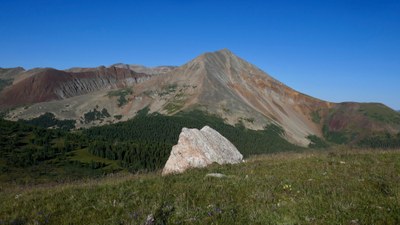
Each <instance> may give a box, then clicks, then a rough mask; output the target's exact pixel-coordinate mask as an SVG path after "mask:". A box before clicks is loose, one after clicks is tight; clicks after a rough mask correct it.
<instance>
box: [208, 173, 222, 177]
mask: <svg viewBox="0 0 400 225" xmlns="http://www.w3.org/2000/svg"><path fill="white" fill-rule="evenodd" d="M206 177H216V178H225V177H226V175H225V174H222V173H209V174H207V175H206Z"/></svg>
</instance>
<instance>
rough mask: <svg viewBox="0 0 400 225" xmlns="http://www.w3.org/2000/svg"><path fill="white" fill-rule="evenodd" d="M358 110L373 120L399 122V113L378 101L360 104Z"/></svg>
mask: <svg viewBox="0 0 400 225" xmlns="http://www.w3.org/2000/svg"><path fill="white" fill-rule="evenodd" d="M359 111H360V112H361V113H363V114H364V115H365V116H367V117H369V118H371V119H373V120H375V121H379V122H384V123H392V124H400V114H399V113H398V112H396V111H394V110H393V109H391V108H389V107H387V106H385V105H383V104H380V103H364V104H361V107H360V109H359Z"/></svg>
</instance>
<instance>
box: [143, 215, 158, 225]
mask: <svg viewBox="0 0 400 225" xmlns="http://www.w3.org/2000/svg"><path fill="white" fill-rule="evenodd" d="M154 222H155V220H154V216H153V214H150V215H148V216H147V219H146V222H145V223H144V225H153V224H154Z"/></svg>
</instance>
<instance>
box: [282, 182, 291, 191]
mask: <svg viewBox="0 0 400 225" xmlns="http://www.w3.org/2000/svg"><path fill="white" fill-rule="evenodd" d="M283 190H285V191H291V190H292V185H290V184H285V185H283Z"/></svg>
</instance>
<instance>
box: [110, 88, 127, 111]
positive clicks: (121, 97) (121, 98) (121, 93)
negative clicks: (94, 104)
mask: <svg viewBox="0 0 400 225" xmlns="http://www.w3.org/2000/svg"><path fill="white" fill-rule="evenodd" d="M132 93H133V91H132V88H122V89H119V90H115V91H110V92H108V94H107V95H108V97H118V107H122V106H124V105H126V104H127V103H128V99H126V96H127V95H131V94H132Z"/></svg>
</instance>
